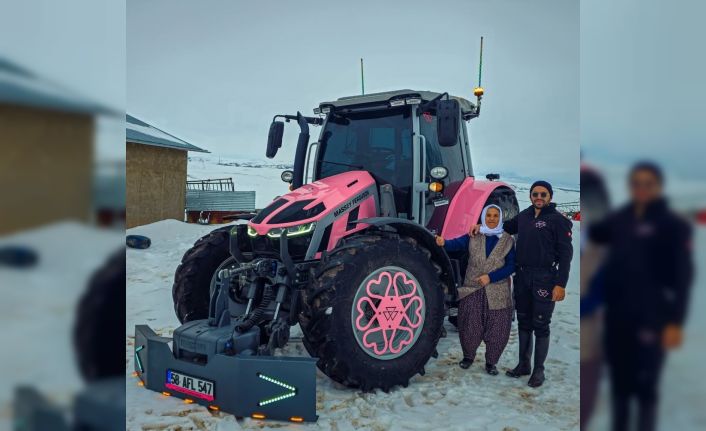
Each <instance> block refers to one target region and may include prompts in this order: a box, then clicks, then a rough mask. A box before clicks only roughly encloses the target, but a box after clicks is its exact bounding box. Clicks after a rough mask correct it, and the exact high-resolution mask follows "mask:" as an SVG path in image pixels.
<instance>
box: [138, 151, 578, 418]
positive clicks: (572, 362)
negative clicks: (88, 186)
mask: <svg viewBox="0 0 706 431" xmlns="http://www.w3.org/2000/svg"><path fill="white" fill-rule="evenodd" d="M193 165H194V162H193V161H192V163H191V164H190V173H192V172H193V170H192V167H193ZM251 169H263V168H251ZM267 169H272V170H273V169H274V168H267ZM211 177H219V175H218V173H216V174H213V175H211ZM267 178H272V176H268V177H267ZM274 178H275V179H276V181H277V182H278V183H277V184H275V186H278V187H279V186H280V184H283V183H279V176H278V175H277V176H276V177H274ZM240 181H242V182H243V183H244V184H253V185H255V184H258V180H256V179H252V178H249V176H247V175H243V176H242V177H241V176H239V177H238V178H237V179H236V184H238V182H240ZM260 184H262V185H263V188H264V189H265V190H268V193H272V192H273V191H274V190H275V187H272V186H270V185H269V184H265V183H260ZM268 187H271V188H268ZM258 190H260V188H258ZM280 193H282V192H280ZM577 200H578V199H577ZM215 228H216V226H200V225H193V224H186V223H182V222H178V221H175V220H166V221H162V222H158V223H154V224H150V225H146V226H141V227H137V228H133V229H130V230H128V234H140V235H147V236H149V237H151V238H152V247H150V248H149V249H146V250H135V249H128V251H127V290H126V301H127V303H126V304H127V316H126V317H127V318H126V323H127V325H126V334H127V338H126V346H125V347H126V349H125V357H126V362H127V372H126V375H127V427H128V429H130V430H140V429H160V430H162V429H163V430H177V429H206V430H226V429H227V430H233V429H292V430H294V429H296V430H339V431H343V430H400V429H411V430H427V429H430V427H431V426H430V420H431V419H432V418H433V421H434V428H437V429H446V430H451V431H453V430H469V429H473V430H501V429H505V430H513V429H522V430H530V431H531V430H566V429H577V428H578V406H579V391H578V387H579V386H578V385H579V300H578V292H579V288H578V279H579V277H578V238H579V236H580V235H579V234H578V223H575V224H574V235H573V238H574V248H575V250H576V251H577V252H576V253H575V256H576V257H575V258H574V262H573V267H572V269H571V278H570V283H569V286H568V288H567V297H566V300H565V301H564V302H562V303H559V304H558V305H557V307H556V310H555V312H554V317H553V323H552V336H551V340H552V341H551V347H550V351H549V358H548V360H547V364H546V365H547V382H546V383H545V385H544V386H543V387H541V388H540V389H532V388H529V387H528V386H527V384H526V383H527V378H522V379H511V378H508V377H506V376H504V371H505V370H506V369H508V368H512V367H514V365H515V363H516V360H517V336H516V332H515V329H514V328H513V334H512V335H511V338H510V343H509V345H508V347H507V349H506V350H505V353H504V354H503V356H502V358H501V359H500V363H499V364H498V368H499V369H500V370H501V374H500V375H498V376H490V375H488V374H486V373H485V370H484V369H483V365H482V364H483V363H484V361H483V359H482V358H483V354H484V350H483V347H482V346H481V348H480V349H479V352H478V356H477V358H478V359H477V361H476V363H475V364H474V365H473V366H472V367H471V368H470V369H469V370H462V369H461V368H459V367H458V366H457V363H458V361H459V360H460V359H461V357H462V354H461V347H460V344H459V342H458V333H457V332H456V331H455V330H454V329H453V327H452V326H451V325H449V324H448V323H447V324H446V329H447V331H448V337H447V338H444V339H442V340H441V342H440V343H439V346H438V351H439V357H438V358H437V359H431V360H430V361H429V363H428V364H427V367H426V375H425V376H419V375H417V376H415V377H414V378H413V379H412V380H411V382H410V385H409V387H407V388H395V389H393V390H391V391H390V393H389V394H385V393H383V392H375V393H368V394H365V393H361V392H359V391H356V390H353V389H349V388H346V387H343V386H341V385H338V384H336V383H334V382H332V381H331V380H330V379H329V378H328V377H327V376H325V375H324V374H322V373H321V372H318V371H317V386H318V389H317V411H318V414H319V421H318V422H317V423H315V424H296V425H295V424H288V423H282V422H272V421H258V420H254V419H251V418H245V419H239V420H236V419H235V418H234V417H233V416H231V415H228V414H225V413H211V412H209V411H208V410H207V409H205V408H204V407H201V406H197V405H185V404H184V403H183V402H182V401H181V400H179V399H176V398H168V397H164V396H162V395H161V394H159V393H156V392H152V391H148V390H145V389H144V388H142V387H139V386H137V381H136V379H135V378H134V377H132V376H131V371H132V370H133V369H134V364H133V363H132V356H133V341H134V339H133V335H134V334H133V331H134V325H136V324H144V323H147V324H149V325H150V326H151V327H152V328H153V329H154V330H155V331H156V332H157V333H159V334H161V335H164V336H170V335H171V333H172V332H173V330H174V329H175V328H176V327H177V326H178V325H179V322H178V320H177V318H176V316H175V315H174V310H173V305H172V299H171V286H172V278H173V275H174V270H175V269H176V267H177V265H178V264H179V261H180V259H181V257H182V255H183V253H184V252H185V251H186V250H187V249H188V248H189V247H191V245H192V244H193V242H195V241H196V240H197V239H198V238H199V237H201V236H203V235H205V234H206V233H208V232H209V231H210V230H212V229H215ZM513 326H516V325H515V324H513ZM300 337H301V332H300V330H299V329H298V327H295V328H294V329H293V331H292V341H291V342H290V343H289V345H287V346H286V347H285V348H284V349H283V351H282V352H281V354H282V355H288V356H306V355H307V353H306V350H305V349H304V346H303V345H302V343H301V341H300Z"/></svg>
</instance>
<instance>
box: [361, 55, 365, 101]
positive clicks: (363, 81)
mask: <svg viewBox="0 0 706 431" xmlns="http://www.w3.org/2000/svg"><path fill="white" fill-rule="evenodd" d="M360 94H363V95H364V94H365V76H364V75H363V59H362V58H361V59H360Z"/></svg>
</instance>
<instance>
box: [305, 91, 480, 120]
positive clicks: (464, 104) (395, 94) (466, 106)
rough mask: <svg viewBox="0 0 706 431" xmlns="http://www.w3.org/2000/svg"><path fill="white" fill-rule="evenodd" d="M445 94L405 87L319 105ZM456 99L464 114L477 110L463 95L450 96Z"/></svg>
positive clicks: (373, 102) (379, 102) (374, 102)
mask: <svg viewBox="0 0 706 431" xmlns="http://www.w3.org/2000/svg"><path fill="white" fill-rule="evenodd" d="M440 94H443V93H437V92H435V91H426V90H421V91H420V90H410V89H405V90H394V91H384V92H381V93H371V94H365V95H360V96H347V97H341V98H339V99H337V100H334V101H331V102H321V103H320V104H319V107H322V106H325V105H329V106H333V107H334V108H342V107H349V106H350V107H352V106H360V105H371V106H372V105H385V104H388V103H389V102H390V100H392V99H399V98H402V97H415V96H417V97H420V98H421V99H422V101H424V102H428V101H430V100H432V99H434V98H435V97H437V96H438V95H440ZM450 97H452V98H454V99H456V100H458V102H459V104H460V105H461V111H462V113H463V115H469V114H472V113H474V112H475V105H474V104H473V103H471V102H469V101H468V100H466V99H464V98H463V97H458V96H450Z"/></svg>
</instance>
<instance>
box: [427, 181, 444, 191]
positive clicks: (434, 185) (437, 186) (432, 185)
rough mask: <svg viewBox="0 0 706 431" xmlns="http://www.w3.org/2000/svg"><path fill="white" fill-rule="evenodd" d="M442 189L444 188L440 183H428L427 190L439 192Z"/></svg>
mask: <svg viewBox="0 0 706 431" xmlns="http://www.w3.org/2000/svg"><path fill="white" fill-rule="evenodd" d="M443 189H444V185H443V184H441V183H437V182H434V183H429V190H431V191H432V192H440V191H442V190H443Z"/></svg>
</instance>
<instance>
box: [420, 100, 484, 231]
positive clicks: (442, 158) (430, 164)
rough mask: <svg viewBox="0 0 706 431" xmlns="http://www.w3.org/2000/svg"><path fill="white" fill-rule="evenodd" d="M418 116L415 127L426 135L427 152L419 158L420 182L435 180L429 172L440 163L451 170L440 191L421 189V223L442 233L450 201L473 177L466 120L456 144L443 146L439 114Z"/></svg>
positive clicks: (425, 149)
mask: <svg viewBox="0 0 706 431" xmlns="http://www.w3.org/2000/svg"><path fill="white" fill-rule="evenodd" d="M416 118H417V122H418V129H416V130H418V131H419V134H420V135H421V136H423V139H421V142H422V144H423V145H422V146H421V148H420V150H421V151H424V154H423V155H422V157H421V158H420V169H423V171H424V172H423V176H421V177H420V180H421V182H423V183H427V184H428V183H430V182H432V181H435V180H434V179H433V178H432V177H431V175H430V172H431V169H432V168H435V167H440V166H441V167H444V168H446V169H447V171H448V176H447V177H446V178H444V179H443V180H441V182H442V183H443V185H444V188H443V190H442V191H441V192H431V191H429V190H428V189H425V190H423V191H420V205H419V207H420V223H421V224H423V225H424V226H426V227H427V228H428V229H430V230H433V231H436V232H441V228H442V226H443V224H444V219H445V218H446V211H447V209H448V205H449V203H450V202H451V200H452V199H453V197H454V195H455V194H456V191H457V190H458V188H459V187H460V185H461V183H462V182H463V180H464V179H465V178H466V177H468V176H472V170H471V164H470V160H469V152H468V142H467V138H466V127H465V123H463V122H461V127H459V136H458V139H457V142H456V145H454V146H451V147H442V146H440V145H439V142H438V140H437V121H436V113H435V112H433V111H430V112H422V113H421V114H420V115H417V116H416ZM436 181H438V180H436ZM422 207H423V210H422Z"/></svg>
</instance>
